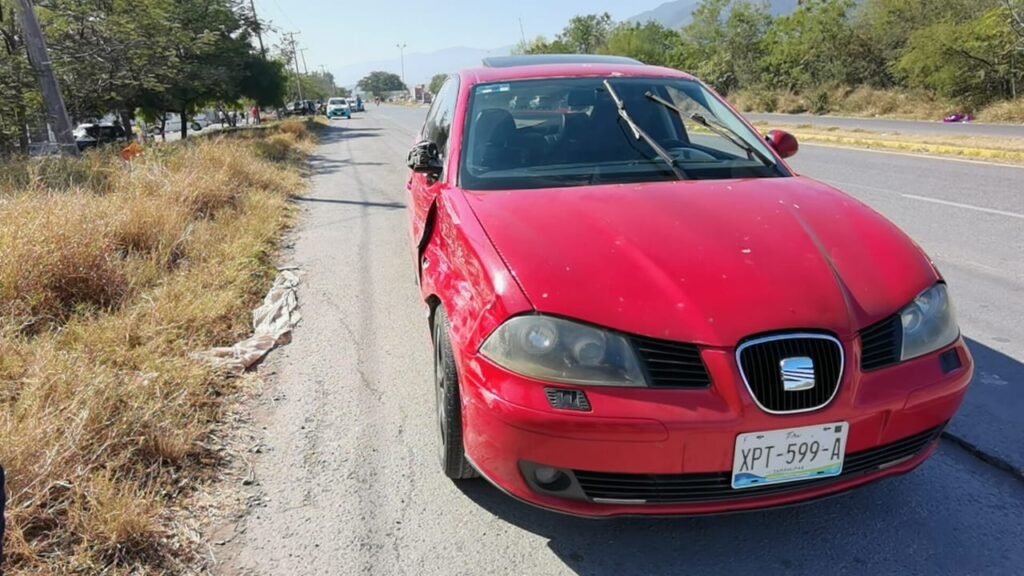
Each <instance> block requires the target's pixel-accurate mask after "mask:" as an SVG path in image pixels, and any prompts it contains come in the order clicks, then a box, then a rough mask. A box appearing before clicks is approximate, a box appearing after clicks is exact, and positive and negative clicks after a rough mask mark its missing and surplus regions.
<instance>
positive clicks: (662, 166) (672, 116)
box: [460, 78, 789, 190]
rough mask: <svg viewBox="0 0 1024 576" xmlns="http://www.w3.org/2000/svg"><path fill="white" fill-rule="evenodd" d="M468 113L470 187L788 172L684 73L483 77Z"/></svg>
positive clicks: (465, 171)
mask: <svg viewBox="0 0 1024 576" xmlns="http://www.w3.org/2000/svg"><path fill="white" fill-rule="evenodd" d="M609 87H611V89H612V92H614V94H613V93H612V92H609ZM616 100H619V101H621V104H622V107H621V109H620V108H619V107H618V105H617V103H616ZM620 110H622V111H624V112H625V114H622V113H620ZM623 116H625V118H624V117H623ZM467 118H468V119H469V120H468V124H467V136H466V140H465V144H464V146H463V150H462V161H461V164H462V166H461V170H460V183H461V185H462V187H464V188H466V189H470V190H508V189H517V188H548V187H560V186H581V185H590V184H607V183H628V182H650V181H659V180H674V179H677V178H685V179H693V180H709V179H725V178H771V177H779V176H788V175H789V172H788V171H787V170H786V169H785V167H783V166H780V165H778V164H777V162H776V161H775V157H774V156H773V155H772V153H771V152H770V150H769V149H768V146H767V144H766V142H765V141H764V140H762V139H761V138H760V137H759V136H758V135H757V134H756V133H754V132H753V131H751V130H750V129H749V128H747V126H746V125H745V124H744V123H743V121H742V120H741V119H740V118H739V117H738V116H737V115H736V114H735V113H733V112H732V111H731V110H730V109H729V108H728V106H726V105H725V104H724V103H723V102H722V101H721V100H720V99H719V98H717V97H716V96H714V95H713V94H712V93H711V92H709V91H708V90H707V89H706V88H704V86H703V85H701V84H700V83H699V82H696V81H693V80H685V79H678V78H549V79H544V80H521V81H514V82H503V83H498V84H482V85H479V86H476V87H474V89H473V91H472V94H471V96H470V103H469V111H468V115H467ZM634 127H635V128H636V129H637V130H634ZM638 131H640V132H643V135H641V134H640V133H639V132H638ZM649 140H650V141H649ZM652 142H653V143H652ZM659 149H660V150H659ZM664 153H667V155H666V154H664ZM666 156H667V157H666Z"/></svg>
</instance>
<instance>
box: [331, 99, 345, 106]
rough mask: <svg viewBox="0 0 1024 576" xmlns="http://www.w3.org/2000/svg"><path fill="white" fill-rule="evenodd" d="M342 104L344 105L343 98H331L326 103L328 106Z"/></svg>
mask: <svg viewBox="0 0 1024 576" xmlns="http://www.w3.org/2000/svg"><path fill="white" fill-rule="evenodd" d="M344 103H345V99H344V98H331V99H330V100H328V101H327V104H328V105H329V106H340V105H342V104H344Z"/></svg>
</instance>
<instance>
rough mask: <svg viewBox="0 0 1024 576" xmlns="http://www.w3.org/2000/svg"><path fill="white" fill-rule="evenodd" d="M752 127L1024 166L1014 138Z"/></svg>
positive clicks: (1023, 146) (1022, 145)
mask: <svg viewBox="0 0 1024 576" xmlns="http://www.w3.org/2000/svg"><path fill="white" fill-rule="evenodd" d="M755 126H757V127H758V128H759V129H760V130H762V131H766V130H769V129H772V128H781V129H783V130H787V131H789V132H791V133H792V134H793V135H794V136H796V137H797V140H800V141H803V142H814V143H817V144H829V145H835V146H850V147H854V148H867V149H870V150H891V151H896V152H910V153H917V154H927V155H932V156H950V157H955V158H965V159H972V160H986V161H992V162H998V163H1003V164H1024V141H1021V140H1020V139H1016V138H988V137H977V136H960V135H956V136H955V137H954V136H946V135H934V136H930V135H917V134H898V133H880V132H871V131H868V130H860V129H852V130H850V129H842V128H836V127H828V128H825V127H821V126H812V125H810V124H797V125H790V126H786V125H779V124H778V123H775V122H773V123H770V124H769V123H766V122H756V123H755Z"/></svg>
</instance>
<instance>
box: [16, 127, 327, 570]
mask: <svg viewBox="0 0 1024 576" xmlns="http://www.w3.org/2000/svg"><path fill="white" fill-rule="evenodd" d="M243 134H244V135H243ZM297 135H298V136H297ZM274 138H277V139H279V140H281V144H279V145H281V146H284V144H285V141H287V142H289V143H290V146H291V147H292V148H291V150H289V151H288V153H289V155H290V157H292V158H298V157H301V153H302V152H301V151H302V150H308V146H309V145H310V144H309V143H310V142H311V140H310V138H312V136H311V135H310V134H309V133H308V131H307V130H305V129H304V127H303V128H298V129H296V128H284V127H283V125H278V126H272V127H268V128H264V129H254V130H241V131H238V133H237V135H235V134H225V135H222V136H213V137H204V138H197V139H196V140H195V141H194V142H187V143H183V144H174V145H168V146H158V147H155V148H150V149H148V150H147V152H146V154H145V155H144V156H143V157H141V158H139V159H137V160H136V161H135V162H134V164H133V165H132V166H127V165H125V164H124V163H123V162H122V161H121V160H120V159H119V158H117V157H116V156H115V155H111V154H104V153H102V152H101V153H97V154H92V155H87V156H86V157H84V158H83V159H81V160H77V161H75V160H60V159H54V160H53V161H52V162H51V160H46V161H43V162H40V161H37V160H34V161H32V162H21V161H18V162H13V163H10V164H7V165H2V166H0V174H3V178H5V182H6V183H10V182H17V183H19V184H18V186H17V187H14V188H11V189H8V188H5V189H4V192H3V193H2V194H0V462H2V463H3V464H4V467H5V468H6V470H7V473H8V477H7V481H8V494H9V495H10V500H9V502H8V526H7V541H6V545H5V549H4V551H5V554H6V556H7V559H6V561H7V564H6V565H5V566H4V568H6V569H8V570H9V571H10V572H17V573H22V572H24V573H47V574H49V573H60V574H65V573H79V574H100V573H105V574H143V573H146V574H149V573H154V574H155V573H175V574H178V573H189V572H191V571H192V568H193V563H194V562H195V561H196V559H197V556H196V553H197V550H196V548H195V546H196V543H195V538H194V537H193V536H192V535H191V534H190V532H189V531H190V530H194V527H188V526H185V525H183V524H182V523H181V517H180V515H175V513H174V511H181V510H182V509H184V508H186V507H188V506H189V498H190V496H191V495H192V494H193V493H194V492H195V491H196V490H197V489H198V488H200V487H201V486H202V485H203V482H205V480H206V479H209V478H210V477H211V475H212V470H211V469H210V466H211V464H216V463H217V462H218V458H220V456H219V455H218V453H217V452H216V451H215V450H216V449H215V445H216V442H213V441H211V433H212V431H213V429H214V427H215V426H216V425H217V423H218V422H219V421H220V420H221V419H222V418H223V412H224V410H225V406H226V404H225V401H224V399H225V398H227V397H228V395H229V394H230V392H231V391H232V390H233V389H234V386H235V384H234V383H233V382H231V381H227V380H225V379H224V377H223V376H222V375H220V374H218V373H216V372H215V371H214V370H213V369H211V368H210V367H208V366H207V365H205V364H203V363H201V362H200V361H197V360H194V359H193V358H191V357H190V355H189V354H190V352H193V351H196V350H201V349H205V348H208V347H211V346H214V345H224V344H228V343H230V342H233V341H235V340H237V339H239V338H240V337H242V336H243V335H244V334H246V333H247V332H248V330H249V314H250V310H251V309H252V307H253V305H254V304H255V303H256V302H257V301H258V300H259V298H260V297H261V296H262V294H263V292H264V291H265V290H266V287H267V286H268V285H269V284H270V282H271V281H272V280H273V277H274V275H275V270H274V268H273V266H272V256H273V253H274V246H275V242H276V239H277V238H278V236H279V234H280V233H281V232H282V230H283V229H284V227H285V226H286V225H287V223H288V222H289V218H290V216H289V214H290V208H289V196H290V195H291V194H294V193H296V192H297V191H298V190H300V189H301V186H302V180H301V175H300V172H299V170H298V168H297V166H296V165H295V164H294V163H292V162H287V163H279V162H275V161H272V160H269V159H267V158H266V157H264V156H263V155H262V154H260V152H259V146H260V143H261V142H263V141H265V140H270V139H274ZM299 138H301V140H299ZM93 171H97V173H96V174H94V173H93ZM41 175H42V176H41ZM5 186H6V184H5Z"/></svg>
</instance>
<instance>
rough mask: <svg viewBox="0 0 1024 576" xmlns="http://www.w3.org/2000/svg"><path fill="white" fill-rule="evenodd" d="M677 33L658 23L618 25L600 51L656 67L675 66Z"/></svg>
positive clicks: (678, 42) (677, 43) (677, 44)
mask: <svg viewBox="0 0 1024 576" xmlns="http://www.w3.org/2000/svg"><path fill="white" fill-rule="evenodd" d="M679 44H680V39H679V33H678V32H676V31H674V30H669V29H668V28H665V27H664V26H662V25H661V24H658V23H657V22H647V23H646V24H621V25H619V26H618V27H616V28H615V29H614V30H613V31H612V33H611V35H610V36H608V41H607V43H606V44H605V46H604V47H603V48H602V49H601V52H603V53H605V54H614V55H616V56H626V57H629V58H635V59H637V60H640V61H641V62H644V63H645V64H653V65H656V66H675V65H677V63H678V62H677V60H678V55H677V51H678V48H679Z"/></svg>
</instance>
